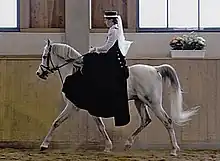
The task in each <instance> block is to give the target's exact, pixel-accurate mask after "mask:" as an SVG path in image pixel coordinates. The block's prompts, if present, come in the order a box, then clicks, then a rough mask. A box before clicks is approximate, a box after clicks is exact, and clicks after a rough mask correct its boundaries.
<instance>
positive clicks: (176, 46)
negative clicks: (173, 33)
mask: <svg viewBox="0 0 220 161" xmlns="http://www.w3.org/2000/svg"><path fill="white" fill-rule="evenodd" d="M170 47H171V48H172V50H203V49H204V48H205V47H206V40H205V39H204V38H203V37H200V36H197V35H196V34H195V33H194V32H191V33H189V34H187V35H182V36H177V37H174V38H173V39H172V40H171V41H170Z"/></svg>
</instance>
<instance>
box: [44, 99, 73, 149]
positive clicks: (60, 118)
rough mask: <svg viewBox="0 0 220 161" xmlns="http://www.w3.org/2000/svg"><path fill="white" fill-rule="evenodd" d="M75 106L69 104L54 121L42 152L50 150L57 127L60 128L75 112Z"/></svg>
mask: <svg viewBox="0 0 220 161" xmlns="http://www.w3.org/2000/svg"><path fill="white" fill-rule="evenodd" d="M73 108H74V106H73V104H72V103H71V102H69V101H68V102H67V105H66V107H65V108H64V110H63V111H62V112H61V113H60V114H59V116H58V117H57V118H56V119H55V120H54V122H53V124H52V126H51V128H50V130H49V132H48V134H47V136H46V137H45V138H44V141H43V142H42V144H41V146H40V150H41V151H42V150H45V149H48V147H49V144H50V142H51V140H52V135H53V133H54V131H55V129H56V128H57V127H59V126H60V125H61V123H63V122H64V121H65V120H67V119H68V118H69V116H70V114H71V112H72V110H73Z"/></svg>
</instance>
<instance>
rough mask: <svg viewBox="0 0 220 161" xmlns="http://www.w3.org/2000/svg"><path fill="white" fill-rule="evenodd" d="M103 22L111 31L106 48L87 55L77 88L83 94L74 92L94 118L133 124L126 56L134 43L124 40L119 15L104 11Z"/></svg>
mask: <svg viewBox="0 0 220 161" xmlns="http://www.w3.org/2000/svg"><path fill="white" fill-rule="evenodd" d="M104 19H105V24H106V26H107V27H108V28H109V30H108V34H107V39H106V41H105V44H104V45H103V46H100V47H93V48H91V49H90V51H89V53H88V54H86V55H84V58H83V69H82V75H83V76H82V77H83V79H82V80H80V81H79V82H82V83H79V85H76V87H75V89H78V88H79V90H80V92H78V91H77V90H74V89H72V92H73V91H75V92H76V93H77V94H75V96H74V97H75V98H76V97H78V98H77V99H78V100H79V101H81V102H82V103H81V105H79V106H81V108H84V109H86V110H87V111H88V112H89V113H90V114H91V115H93V116H97V117H103V118H109V117H114V118H115V126H124V125H126V124H128V123H129V122H130V114H129V106H128V93H127V79H128V76H129V70H128V67H127V65H126V60H125V56H126V54H127V52H128V49H129V47H130V45H131V43H132V42H131V41H126V40H125V37H124V32H123V25H122V20H121V17H120V15H118V14H117V11H105V14H104ZM81 84H83V85H81ZM79 86H81V87H79ZM66 89H67V88H66ZM81 93H82V96H80V94H81ZM82 99H83V100H82ZM73 102H74V100H73ZM75 103H76V104H77V101H75ZM79 108H80V107H79Z"/></svg>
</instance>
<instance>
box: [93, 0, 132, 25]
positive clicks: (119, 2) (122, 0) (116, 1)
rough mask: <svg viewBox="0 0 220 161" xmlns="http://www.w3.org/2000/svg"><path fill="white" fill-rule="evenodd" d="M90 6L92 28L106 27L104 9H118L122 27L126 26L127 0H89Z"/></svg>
mask: <svg viewBox="0 0 220 161" xmlns="http://www.w3.org/2000/svg"><path fill="white" fill-rule="evenodd" d="M91 6H92V10H91V13H92V28H106V26H105V24H104V17H103V16H104V11H106V10H116V11H118V13H119V14H120V15H121V18H122V21H123V25H124V27H125V28H127V26H128V21H127V0H105V1H103V0H91Z"/></svg>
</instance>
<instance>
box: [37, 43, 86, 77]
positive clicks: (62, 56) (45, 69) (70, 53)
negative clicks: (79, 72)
mask: <svg viewBox="0 0 220 161" xmlns="http://www.w3.org/2000/svg"><path fill="white" fill-rule="evenodd" d="M70 63H72V64H73V68H74V67H78V66H80V65H82V58H81V54H80V53H79V52H77V51H76V50H75V49H73V48H72V47H70V46H69V45H67V44H62V43H52V42H51V40H50V39H48V40H47V42H46V45H45V46H44V50H43V54H42V58H41V63H40V65H39V67H38V69H37V71H36V74H37V76H38V77H40V78H41V79H47V77H48V74H51V73H54V72H55V71H56V70H59V69H60V68H62V67H64V66H66V65H68V64H70Z"/></svg>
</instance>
